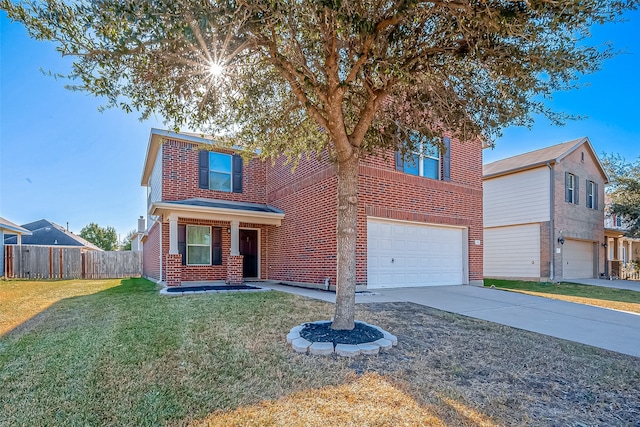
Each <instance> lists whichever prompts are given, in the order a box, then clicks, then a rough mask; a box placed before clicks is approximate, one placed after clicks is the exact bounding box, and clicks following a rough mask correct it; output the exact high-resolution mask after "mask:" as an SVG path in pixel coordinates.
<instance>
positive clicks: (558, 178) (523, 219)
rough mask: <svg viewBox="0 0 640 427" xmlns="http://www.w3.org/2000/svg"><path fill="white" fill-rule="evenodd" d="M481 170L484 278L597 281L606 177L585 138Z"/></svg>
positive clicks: (601, 264)
mask: <svg viewBox="0 0 640 427" xmlns="http://www.w3.org/2000/svg"><path fill="white" fill-rule="evenodd" d="M483 170H484V172H483V189H484V273H485V276H486V277H494V278H509V279H524V280H540V281H549V280H567V279H578V278H593V277H599V274H600V273H601V272H603V270H604V250H603V246H602V244H603V243H604V185H605V184H606V183H607V182H608V178H607V174H606V172H605V170H604V168H603V166H602V164H601V163H600V160H599V159H598V156H597V155H596V153H595V151H594V150H593V147H592V145H591V142H590V141H589V139H588V138H580V139H576V140H573V141H569V142H565V143H562V144H558V145H553V146H551V147H547V148H543V149H540V150H536V151H532V152H529V153H524V154H520V155H518V156H514V157H509V158H507V159H503V160H499V161H496V162H493V163H488V164H486V165H484V168H483Z"/></svg>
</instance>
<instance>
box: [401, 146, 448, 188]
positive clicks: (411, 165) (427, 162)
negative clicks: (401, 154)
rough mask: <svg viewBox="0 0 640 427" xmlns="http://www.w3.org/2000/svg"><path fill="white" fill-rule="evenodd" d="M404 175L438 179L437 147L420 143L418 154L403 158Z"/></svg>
mask: <svg viewBox="0 0 640 427" xmlns="http://www.w3.org/2000/svg"><path fill="white" fill-rule="evenodd" d="M403 171H404V173H407V174H409V175H417V176H424V177H425V178H431V179H440V153H439V150H438V147H434V146H430V145H428V144H422V143H420V149H419V151H418V152H415V153H411V154H409V155H407V156H405V158H404V166H403Z"/></svg>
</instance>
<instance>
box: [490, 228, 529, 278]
mask: <svg viewBox="0 0 640 427" xmlns="http://www.w3.org/2000/svg"><path fill="white" fill-rule="evenodd" d="M484 275H485V276H487V277H523V278H528V277H530V278H538V277H540V224H525V225H514V226H509V227H497V228H487V229H485V230H484Z"/></svg>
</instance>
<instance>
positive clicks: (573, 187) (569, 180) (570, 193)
mask: <svg viewBox="0 0 640 427" xmlns="http://www.w3.org/2000/svg"><path fill="white" fill-rule="evenodd" d="M564 199H565V201H567V202H569V203H574V204H576V205H577V204H578V177H577V176H575V175H574V174H572V173H569V172H565V175H564Z"/></svg>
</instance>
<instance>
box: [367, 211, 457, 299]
mask: <svg viewBox="0 0 640 427" xmlns="http://www.w3.org/2000/svg"><path fill="white" fill-rule="evenodd" d="M367 232H368V243H367V259H368V261H367V271H368V273H367V275H368V287H369V288H384V287H405V286H437V285H449V284H456V285H458V284H462V283H465V282H464V279H463V277H464V274H463V272H464V266H463V258H464V255H463V254H464V251H463V244H466V242H464V243H463V236H464V233H463V229H460V228H448V227H438V226H434V225H424V224H410V223H394V222H386V221H376V220H369V221H368V222H367ZM389 241H390V242H391V243H390V244H389V243H387V242H389ZM383 242H385V243H383Z"/></svg>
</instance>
